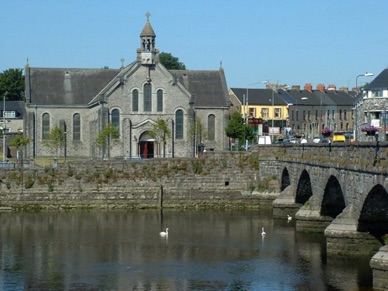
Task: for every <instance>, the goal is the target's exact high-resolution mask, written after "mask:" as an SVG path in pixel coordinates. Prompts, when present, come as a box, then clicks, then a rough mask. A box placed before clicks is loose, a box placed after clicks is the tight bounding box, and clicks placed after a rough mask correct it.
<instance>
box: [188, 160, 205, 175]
mask: <svg viewBox="0 0 388 291" xmlns="http://www.w3.org/2000/svg"><path fill="white" fill-rule="evenodd" d="M191 168H192V169H193V172H194V174H201V173H202V171H203V164H202V162H201V161H199V160H194V161H191Z"/></svg>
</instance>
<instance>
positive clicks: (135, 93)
mask: <svg viewBox="0 0 388 291" xmlns="http://www.w3.org/2000/svg"><path fill="white" fill-rule="evenodd" d="M132 111H134V112H137V111H139V90H137V89H135V90H133V91H132Z"/></svg>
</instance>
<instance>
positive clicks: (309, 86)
mask: <svg viewBox="0 0 388 291" xmlns="http://www.w3.org/2000/svg"><path fill="white" fill-rule="evenodd" d="M304 89H305V90H307V91H313V85H311V83H306V84H305V85H304Z"/></svg>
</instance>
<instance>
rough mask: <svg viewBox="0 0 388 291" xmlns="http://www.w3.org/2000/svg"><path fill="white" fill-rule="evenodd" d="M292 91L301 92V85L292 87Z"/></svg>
mask: <svg viewBox="0 0 388 291" xmlns="http://www.w3.org/2000/svg"><path fill="white" fill-rule="evenodd" d="M291 90H293V91H300V85H292V87H291Z"/></svg>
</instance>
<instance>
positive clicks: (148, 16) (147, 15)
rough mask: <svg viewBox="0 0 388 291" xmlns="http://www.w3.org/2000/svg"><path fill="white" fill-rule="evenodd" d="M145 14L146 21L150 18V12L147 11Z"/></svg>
mask: <svg viewBox="0 0 388 291" xmlns="http://www.w3.org/2000/svg"><path fill="white" fill-rule="evenodd" d="M145 16H146V17H147V21H149V20H150V16H151V13H149V12H147V13H146V14H145Z"/></svg>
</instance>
